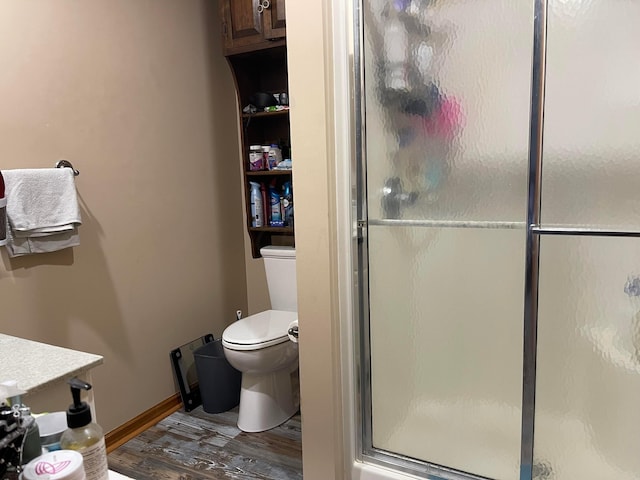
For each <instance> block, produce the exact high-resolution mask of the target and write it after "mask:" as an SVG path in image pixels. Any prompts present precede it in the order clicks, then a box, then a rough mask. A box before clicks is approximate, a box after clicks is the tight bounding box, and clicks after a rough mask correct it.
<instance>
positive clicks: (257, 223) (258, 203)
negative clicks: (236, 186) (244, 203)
mask: <svg viewBox="0 0 640 480" xmlns="http://www.w3.org/2000/svg"><path fill="white" fill-rule="evenodd" d="M249 184H250V185H251V193H250V204H251V226H252V227H262V226H264V217H263V208H262V192H260V184H259V183H257V182H249Z"/></svg>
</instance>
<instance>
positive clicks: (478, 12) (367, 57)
mask: <svg viewBox="0 0 640 480" xmlns="http://www.w3.org/2000/svg"><path fill="white" fill-rule="evenodd" d="M362 11H363V17H364V19H363V22H364V25H363V43H362V49H363V65H364V74H363V77H364V78H363V83H364V92H363V98H364V108H363V111H364V114H363V119H362V121H363V124H364V126H365V128H364V130H365V131H366V135H365V136H364V152H363V157H364V158H363V160H364V162H363V171H364V172H365V176H364V178H365V184H364V185H363V196H364V198H363V199H362V200H363V204H364V205H365V207H366V208H365V210H364V212H363V216H364V218H365V219H366V239H367V240H368V244H367V246H366V248H367V254H368V255H366V256H365V257H364V258H368V265H365V266H364V267H363V269H365V270H366V269H367V268H368V277H367V278H366V282H367V287H368V291H367V298H368V312H366V313H368V315H365V317H364V322H365V324H364V325H363V332H364V337H365V338H366V340H368V343H367V344H366V346H365V347H364V348H365V352H364V356H363V358H365V364H366V365H367V367H368V368H369V370H370V371H368V372H365V374H364V377H363V378H367V379H370V385H366V386H365V387H364V390H365V406H364V408H365V411H366V410H367V409H369V410H370V413H371V418H370V423H367V420H365V425H364V426H363V428H364V430H365V440H364V445H363V447H364V450H365V453H366V454H369V455H371V456H375V455H376V454H377V453H382V454H387V453H388V454H391V455H393V456H394V457H395V458H401V459H402V460H403V461H407V462H417V463H418V464H421V462H426V463H428V464H429V465H428V466H426V467H425V468H427V471H430V470H429V468H435V469H436V470H437V469H438V468H439V467H437V466H443V467H446V468H448V469H454V470H457V471H461V472H467V473H470V474H473V475H481V476H486V477H490V478H494V479H501V480H502V479H505V480H506V479H508V480H516V479H518V478H519V474H520V471H519V463H520V453H521V452H520V440H521V428H520V427H521V404H522V398H521V397H522V335H523V331H522V315H523V307H522V305H523V291H524V277H525V274H524V263H525V262H524V260H525V252H524V250H525V220H526V202H527V171H528V170H527V165H528V163H527V162H528V146H529V139H528V134H529V108H530V107H529V104H530V84H531V62H532V58H531V55H532V49H533V47H532V43H533V17H534V16H533V4H532V2H513V1H512V0H487V1H485V2H462V1H459V2H457V1H452V2H438V1H433V0H422V1H416V0H413V1H397V0H394V1H390V0H363V4H362ZM365 289H366V287H365ZM369 359H370V363H368V360H369ZM365 416H366V415H365ZM421 471H422V472H424V471H425V470H424V469H423V470H421ZM436 473H437V471H436ZM447 478H449V477H447Z"/></svg>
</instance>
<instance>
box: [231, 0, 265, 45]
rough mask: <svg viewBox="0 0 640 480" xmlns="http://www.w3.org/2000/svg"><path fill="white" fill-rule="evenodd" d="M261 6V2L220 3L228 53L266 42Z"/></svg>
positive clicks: (251, 0)
mask: <svg viewBox="0 0 640 480" xmlns="http://www.w3.org/2000/svg"><path fill="white" fill-rule="evenodd" d="M259 4H260V0H221V1H220V9H221V13H222V18H223V24H222V34H223V35H224V48H225V50H226V51H227V52H228V51H231V50H235V49H237V48H238V47H243V46H247V45H252V44H256V43H260V42H262V41H264V36H263V31H262V15H261V14H260V13H259V12H258V5H259Z"/></svg>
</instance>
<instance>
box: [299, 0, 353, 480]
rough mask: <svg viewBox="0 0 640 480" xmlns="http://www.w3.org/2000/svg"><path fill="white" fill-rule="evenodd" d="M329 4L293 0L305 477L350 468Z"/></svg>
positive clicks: (323, 477) (338, 474) (321, 477)
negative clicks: (341, 371)
mask: <svg viewBox="0 0 640 480" xmlns="http://www.w3.org/2000/svg"><path fill="white" fill-rule="evenodd" d="M328 4H329V2H322V1H321V0H314V1H304V2H289V3H288V4H287V45H288V57H289V58H288V61H289V91H290V102H291V148H292V158H293V160H294V161H293V165H294V167H293V169H294V170H293V179H294V185H295V188H294V205H295V209H296V210H295V212H296V259H297V275H298V313H299V322H300V389H301V392H300V393H301V399H302V452H303V475H304V478H305V480H314V479H318V480H327V479H334V478H343V475H344V471H343V466H342V461H343V458H342V457H343V443H342V441H341V438H342V429H341V425H342V420H343V419H342V412H341V409H340V399H339V395H340V384H339V376H338V375H337V373H336V372H338V362H339V360H340V358H339V350H340V348H339V340H340V338H339V333H338V316H337V313H336V312H337V306H336V298H337V295H336V293H337V292H336V288H335V285H336V263H335V258H336V251H335V245H336V238H335V228H336V227H335V226H336V213H335V205H334V199H335V187H334V181H335V179H334V175H335V174H334V172H333V169H332V163H333V158H332V154H331V152H332V151H333V145H334V141H333V137H332V133H331V132H332V128H333V127H332V125H333V119H332V115H333V109H332V107H331V106H330V103H331V101H332V97H331V75H332V71H331V62H330V52H331V50H330V48H331V43H330V40H331V33H330V31H329V30H325V28H326V29H328V28H329V25H330V23H329V21H328V18H329V13H330V12H329V11H328V10H325V9H328V8H329V5H328ZM310 19H313V21H310Z"/></svg>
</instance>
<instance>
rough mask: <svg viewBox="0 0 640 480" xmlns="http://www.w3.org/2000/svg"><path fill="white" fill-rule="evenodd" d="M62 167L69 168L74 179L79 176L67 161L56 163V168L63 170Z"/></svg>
mask: <svg viewBox="0 0 640 480" xmlns="http://www.w3.org/2000/svg"><path fill="white" fill-rule="evenodd" d="M63 167H67V168H70V169H71V170H73V175H74V176H75V177H77V176H78V175H80V172H79V171H78V170H76V169H75V168H73V165H72V164H71V162H70V161H69V160H58V162H57V163H56V168H63Z"/></svg>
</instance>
